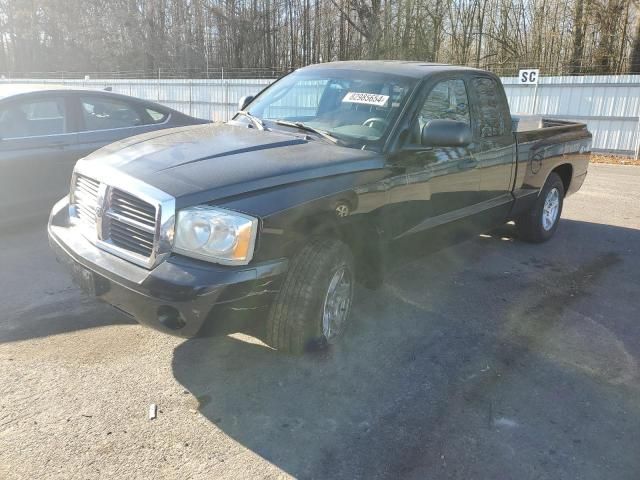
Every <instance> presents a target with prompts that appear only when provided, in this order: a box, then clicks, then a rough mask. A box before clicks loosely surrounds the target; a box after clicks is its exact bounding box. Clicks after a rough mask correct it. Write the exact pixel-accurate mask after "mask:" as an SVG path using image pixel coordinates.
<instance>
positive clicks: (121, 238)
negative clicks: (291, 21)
mask: <svg viewBox="0 0 640 480" xmlns="http://www.w3.org/2000/svg"><path fill="white" fill-rule="evenodd" d="M590 149H591V134H590V133H589V132H588V131H587V129H586V127H585V125H583V124H579V123H571V122H564V121H556V120H548V119H544V118H527V117H522V118H514V117H512V116H511V114H510V112H509V107H508V104H507V99H506V97H505V94H504V90H503V88H502V85H501V83H500V80H499V79H498V78H497V77H495V76H494V75H492V74H491V73H488V72H485V71H482V70H476V69H472V68H462V67H454V66H449V65H436V64H425V63H419V62H400V61H395V62H392V61H362V62H336V63H328V64H321V65H313V66H310V67H306V68H302V69H299V70H297V71H295V72H293V73H291V74H290V75H287V76H285V77H284V78H282V79H280V80H279V81H277V82H275V83H273V84H272V85H270V86H269V87H267V88H266V89H264V90H263V91H262V92H260V93H259V94H257V95H256V97H255V98H252V97H245V98H243V99H241V103H240V111H239V112H238V113H237V114H236V115H235V117H234V119H233V120H231V121H230V122H228V123H226V124H213V125H204V126H193V127H183V128H176V129H171V130H165V131H162V132H153V133H148V134H144V135H139V136H136V137H132V138H130V139H127V140H123V141H121V142H118V143H114V144H112V145H109V146H107V147H104V148H102V149H100V150H98V151H96V152H94V153H93V154H91V155H89V156H88V157H86V158H83V159H81V160H80V161H78V163H77V165H76V167H75V171H74V174H73V178H72V184H71V191H70V194H69V196H68V197H65V198H64V199H62V200H61V201H60V202H58V203H57V204H56V205H55V206H54V208H53V211H52V212H51V216H50V221H49V240H50V244H51V246H52V248H53V249H54V251H55V253H56V255H57V257H58V259H59V260H60V261H61V262H62V263H65V264H67V265H69V267H70V269H71V272H72V274H73V277H74V279H75V280H76V281H77V283H79V284H80V285H81V286H82V287H83V289H84V290H85V291H87V292H89V293H90V294H92V295H95V296H96V297H98V298H99V299H101V300H104V301H106V302H108V303H110V304H111V305H113V306H115V307H116V308H117V309H119V310H121V311H122V312H124V313H126V314H128V315H130V316H132V317H133V318H135V319H137V320H138V321H140V322H141V323H144V324H147V325H150V326H152V327H154V328H157V329H159V330H161V331H164V332H167V333H172V334H177V335H181V336H193V335H195V334H197V333H198V332H200V331H201V330H203V327H204V326H205V325H206V326H207V328H206V329H205V330H208V329H209V327H210V326H211V325H212V324H213V325H217V324H220V325H221V324H224V323H227V324H228V323H230V324H231V326H228V325H227V327H226V328H225V331H227V332H228V331H229V329H231V330H233V329H234V325H235V323H234V322H235V320H233V319H234V318H239V316H242V317H243V318H245V319H246V314H247V312H248V313H249V317H251V318H254V319H255V322H257V323H258V325H259V327H261V328H256V326H255V325H254V326H253V328H254V330H252V331H255V332H258V333H257V335H258V336H261V337H262V339H263V340H264V341H265V342H266V343H267V344H268V345H270V346H272V347H274V348H275V349H277V350H281V351H286V352H302V351H304V350H305V349H306V348H308V347H310V346H314V347H317V346H318V345H326V344H327V343H330V342H333V341H335V340H336V338H338V337H339V335H340V333H341V332H342V331H343V330H344V326H345V323H346V321H347V319H348V317H349V311H350V307H351V303H352V299H353V290H354V283H355V281H356V280H357V279H358V280H362V281H363V283H365V284H367V283H368V284H374V285H375V284H379V283H380V281H381V279H382V274H383V271H384V268H383V266H384V262H383V259H384V258H386V257H387V253H386V252H389V251H390V249H392V248H394V245H398V242H402V241H403V239H407V238H416V236H424V235H427V236H429V235H431V234H432V233H435V232H436V231H437V230H438V229H440V228H444V227H448V228H453V229H455V230H457V231H459V232H464V234H465V235H472V234H477V233H480V232H482V231H488V230H491V229H492V228H494V227H496V226H498V225H500V224H503V223H504V222H507V221H510V220H514V221H515V223H516V225H517V227H518V230H519V232H520V233H519V234H520V238H522V239H523V240H526V241H532V242H542V241H545V240H547V239H549V238H550V237H551V236H552V235H553V233H554V232H555V230H556V228H557V226H558V221H559V218H560V214H561V211H562V205H563V200H564V198H565V196H566V195H568V194H570V193H573V192H575V191H577V190H578V189H579V188H580V186H581V185H582V183H583V181H584V179H585V176H586V173H587V166H588V163H589V155H590ZM241 314H243V315H241ZM240 325H245V323H244V322H243V321H238V323H237V328H236V329H237V330H240V329H244V328H245V326H242V327H241V326H240ZM246 328H248V327H246Z"/></svg>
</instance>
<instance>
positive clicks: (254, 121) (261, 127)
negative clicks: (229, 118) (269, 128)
mask: <svg viewBox="0 0 640 480" xmlns="http://www.w3.org/2000/svg"><path fill="white" fill-rule="evenodd" d="M237 115H242V116H243V117H247V118H248V119H249V120H250V121H251V123H252V124H253V125H255V126H256V127H257V128H258V130H266V127H265V126H264V123H262V120H260V119H259V118H258V117H254V116H253V115H251V114H250V113H249V112H245V111H244V110H238V113H237Z"/></svg>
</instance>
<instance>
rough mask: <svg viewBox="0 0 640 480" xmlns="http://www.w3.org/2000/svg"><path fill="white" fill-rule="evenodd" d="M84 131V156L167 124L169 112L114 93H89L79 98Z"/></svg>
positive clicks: (80, 141) (81, 137)
mask: <svg viewBox="0 0 640 480" xmlns="http://www.w3.org/2000/svg"><path fill="white" fill-rule="evenodd" d="M76 101H77V103H76V105H77V106H76V108H77V109H78V115H79V117H80V124H81V131H80V133H79V135H78V148H79V150H80V156H81V157H83V156H86V155H88V154H89V153H91V152H93V151H95V150H97V149H99V148H100V147H103V146H105V145H108V144H110V143H113V142H116V141H118V140H122V139H123V138H127V137H132V136H134V135H139V134H141V133H145V132H150V131H153V130H159V129H161V128H165V127H164V125H165V124H166V123H167V120H168V114H166V113H164V112H156V111H155V110H153V109H151V108H145V106H144V104H142V103H138V102H132V101H128V100H125V99H122V98H120V97H118V96H116V95H112V94H107V93H104V94H100V93H96V94H94V93H87V94H82V95H80V96H78V97H77V98H76Z"/></svg>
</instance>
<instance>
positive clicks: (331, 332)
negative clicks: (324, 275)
mask: <svg viewBox="0 0 640 480" xmlns="http://www.w3.org/2000/svg"><path fill="white" fill-rule="evenodd" d="M352 291H353V281H352V278H351V271H350V270H349V268H347V267H346V266H342V267H340V268H339V269H338V270H336V271H335V272H334V274H333V275H332V277H331V280H330V281H329V288H328V289H327V295H326V297H325V299H324V306H323V310H322V333H323V334H324V336H325V338H326V339H327V341H329V342H331V341H332V340H334V339H335V338H337V337H338V336H339V335H340V333H341V332H342V330H343V329H344V325H345V323H346V320H347V317H348V315H349V309H350V307H351V298H352Z"/></svg>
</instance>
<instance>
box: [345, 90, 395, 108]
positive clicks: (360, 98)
mask: <svg viewBox="0 0 640 480" xmlns="http://www.w3.org/2000/svg"><path fill="white" fill-rule="evenodd" d="M388 100H389V95H378V94H375V93H360V92H349V93H347V94H346V95H345V96H344V98H343V99H342V101H343V102H346V103H362V104H364V105H375V106H376V107H384V106H385V105H386V104H387V101H388Z"/></svg>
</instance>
